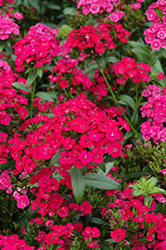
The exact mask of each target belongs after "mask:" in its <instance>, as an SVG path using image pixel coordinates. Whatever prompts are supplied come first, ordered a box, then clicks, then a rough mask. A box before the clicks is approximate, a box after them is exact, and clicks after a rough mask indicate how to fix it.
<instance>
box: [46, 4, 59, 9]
mask: <svg viewBox="0 0 166 250" xmlns="http://www.w3.org/2000/svg"><path fill="white" fill-rule="evenodd" d="M46 6H47V8H49V9H52V10H60V9H61V7H60V6H59V5H57V4H53V3H47V5H46Z"/></svg>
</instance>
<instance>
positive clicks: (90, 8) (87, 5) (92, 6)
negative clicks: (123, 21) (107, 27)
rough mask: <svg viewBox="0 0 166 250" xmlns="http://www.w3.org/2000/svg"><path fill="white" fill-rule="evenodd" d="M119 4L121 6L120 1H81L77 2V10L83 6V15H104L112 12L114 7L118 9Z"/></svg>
mask: <svg viewBox="0 0 166 250" xmlns="http://www.w3.org/2000/svg"><path fill="white" fill-rule="evenodd" d="M118 4H120V1H119V0H109V1H106V0H103V1H96V0H79V1H78V2H77V9H79V8H80V7H81V6H82V13H83V14H84V15H88V14H89V13H92V14H103V12H104V11H105V12H106V13H110V12H112V11H113V9H114V7H116V6H117V5H118Z"/></svg>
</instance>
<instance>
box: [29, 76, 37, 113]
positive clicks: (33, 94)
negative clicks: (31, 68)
mask: <svg viewBox="0 0 166 250" xmlns="http://www.w3.org/2000/svg"><path fill="white" fill-rule="evenodd" d="M35 89H36V79H35V80H34V83H33V91H32V95H31V113H30V118H32V116H33V101H34V96H35Z"/></svg>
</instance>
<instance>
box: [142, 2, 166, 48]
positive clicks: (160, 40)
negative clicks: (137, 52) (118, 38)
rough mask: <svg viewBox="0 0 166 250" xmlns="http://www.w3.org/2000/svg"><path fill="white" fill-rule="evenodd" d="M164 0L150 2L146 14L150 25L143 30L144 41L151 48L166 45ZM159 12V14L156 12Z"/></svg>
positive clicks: (165, 5)
mask: <svg viewBox="0 0 166 250" xmlns="http://www.w3.org/2000/svg"><path fill="white" fill-rule="evenodd" d="M165 7H166V1H165V0H164V1H157V2H155V3H152V4H151V5H150V6H149V8H148V10H147V11H146V12H145V13H146V14H147V19H148V21H151V22H152V26H150V27H149V28H148V29H146V30H145V31H144V35H145V36H146V37H145V41H146V43H148V44H150V45H151V48H152V49H153V50H158V49H160V48H165V47H166V34H165V31H166V16H165ZM158 11H159V12H161V13H160V14H159V15H158V14H157V13H158Z"/></svg>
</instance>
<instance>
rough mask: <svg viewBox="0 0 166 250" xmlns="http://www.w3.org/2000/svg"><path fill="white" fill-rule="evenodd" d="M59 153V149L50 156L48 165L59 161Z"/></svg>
mask: <svg viewBox="0 0 166 250" xmlns="http://www.w3.org/2000/svg"><path fill="white" fill-rule="evenodd" d="M60 153H61V151H60V150H59V151H58V152H57V153H56V154H55V155H54V156H53V157H52V159H51V160H50V162H49V165H48V166H49V167H52V166H53V165H54V164H57V163H59V158H60Z"/></svg>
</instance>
